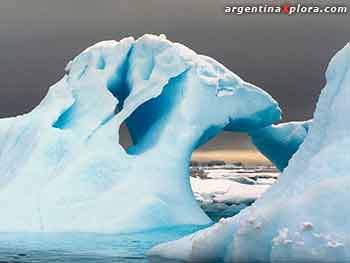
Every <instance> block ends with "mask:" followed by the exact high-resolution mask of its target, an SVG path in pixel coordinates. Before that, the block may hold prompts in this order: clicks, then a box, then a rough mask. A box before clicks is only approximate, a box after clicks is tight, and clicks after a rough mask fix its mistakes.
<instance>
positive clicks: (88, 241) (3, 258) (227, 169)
mask: <svg viewBox="0 0 350 263" xmlns="http://www.w3.org/2000/svg"><path fill="white" fill-rule="evenodd" d="M199 168H200V171H199V173H200V176H201V177H205V178H206V179H207V178H213V179H215V178H216V179H222V178H225V179H227V178H231V179H232V180H238V179H239V180H238V181H242V179H240V178H243V177H244V178H248V179H252V180H255V181H256V183H259V180H266V179H273V180H274V179H276V178H277V176H278V174H277V172H276V171H275V170H274V169H273V168H271V167H253V168H252V167H249V168H244V167H240V166H235V165H233V166H228V165H222V166H220V165H219V166H218V165H215V166H210V165H209V166H203V167H199ZM192 170H193V169H192ZM192 172H193V171H192ZM195 173H197V174H198V166H197V167H196V168H195ZM192 176H193V174H192ZM244 182H247V183H248V184H251V183H252V182H251V181H249V180H247V181H245V180H243V183H244ZM268 183H269V184H270V183H271V182H270V181H269V182H268ZM220 213H221V211H220V210H219V211H216V213H215V214H214V215H213V214H209V216H211V217H212V219H213V220H215V221H217V220H219V219H220V218H221V217H227V216H229V215H227V211H226V212H225V211H222V214H220ZM0 216H1V215H0ZM201 228H204V226H181V227H174V228H167V229H158V230H153V231H148V232H144V233H134V234H109V235H107V234H94V233H72V234H70V233H0V263H5V262H6V263H7V262H11V263H15V262H16V263H34V262H57V263H59V262H72V263H73V262H87V263H90V262H91V263H92V262H94V263H95V262H96V263H111V262H127V263H131V262H137V263H143V262H164V261H162V260H160V261H157V260H156V259H152V260H149V259H147V258H146V257H145V253H146V252H147V251H148V250H149V249H150V248H151V247H153V246H155V245H157V244H159V243H162V242H166V241H170V240H174V239H178V238H181V237H183V236H185V235H187V234H190V233H193V232H195V231H197V230H199V229H201ZM167 262H176V261H167Z"/></svg>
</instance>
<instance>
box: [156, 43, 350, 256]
mask: <svg viewBox="0 0 350 263" xmlns="http://www.w3.org/2000/svg"><path fill="white" fill-rule="evenodd" d="M326 79H327V84H326V87H325V88H324V89H323V91H322V93H321V95H320V98H319V100H318V103H317V108H316V111H315V113H314V119H313V123H312V125H311V128H310V130H309V132H308V135H307V136H306V138H305V141H304V142H303V144H302V145H301V147H300V149H299V150H298V151H297V152H296V154H295V155H293V157H292V159H291V160H290V162H289V164H288V167H287V168H286V169H285V170H284V172H283V174H282V176H281V178H280V179H279V181H278V182H277V183H275V184H274V185H273V186H272V187H271V188H270V190H269V191H267V192H266V193H265V194H264V195H263V196H262V198H261V199H259V200H258V201H256V202H255V204H254V205H253V206H251V207H249V208H247V209H245V210H243V211H242V212H241V213H240V214H238V215H237V216H235V217H232V218H230V219H227V220H222V221H221V222H219V223H218V224H215V225H214V226H212V227H209V228H207V229H205V230H202V231H199V232H197V233H194V234H193V235H191V236H187V237H185V238H183V239H181V240H178V241H175V242H170V243H166V244H161V245H159V246H158V247H155V248H153V249H152V250H151V251H150V252H149V255H152V256H161V257H167V258H175V259H181V260H184V261H195V262H199V261H200V262H208V261H213V262H214V261H227V262H236V261H237V262H240V261H247V262H270V261H271V262H281V261H285V262H286V261H289V262H298V261H303V262H305V261H310V262H322V261H325V262H331V261H332V262H338V261H341V262H348V261H349V260H350V254H349V249H350V238H349V234H348V233H349V231H350V214H349V211H348V209H347V205H348V202H349V197H350V195H349V189H350V179H349V178H350V177H349V163H350V155H349V148H350V130H349V116H348V115H347V114H346V113H347V112H348V111H349V108H350V44H347V45H346V46H345V47H344V48H343V49H342V50H340V51H339V52H338V53H337V54H336V55H335V56H334V58H333V59H332V60H331V62H330V64H329V66H328V69H327V72H326Z"/></svg>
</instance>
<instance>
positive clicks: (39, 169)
mask: <svg viewBox="0 0 350 263" xmlns="http://www.w3.org/2000/svg"><path fill="white" fill-rule="evenodd" d="M280 115H281V111H280V109H279V107H278V105H277V103H276V101H275V100H273V98H272V97H271V96H270V95H268V94H267V93H266V92H264V91H263V90H261V89H260V88H258V87H256V86H254V85H252V84H249V83H247V82H245V81H243V80H242V79H241V78H240V77H238V76H237V75H236V74H234V73H232V72H231V71H229V70H228V69H227V68H225V67H224V66H223V65H221V64H220V63H218V62H217V61H215V60H214V59H212V58H210V57H207V56H204V55H199V54H196V53H195V52H194V51H192V50H190V49H189V48H187V47H185V46H183V45H181V44H179V43H172V42H170V41H169V40H167V39H166V37H165V36H163V35H162V36H159V37H158V36H154V35H144V36H143V37H141V38H139V39H134V38H131V37H129V38H125V39H123V40H121V41H119V42H117V41H103V42H101V43H98V44H96V45H94V46H92V47H90V48H88V49H86V50H85V51H83V52H82V53H81V54H80V55H78V56H77V57H76V58H74V59H73V60H72V61H71V62H69V63H68V65H67V66H66V68H65V75H64V76H63V78H62V79H61V80H60V81H58V82H57V83H56V84H54V85H53V86H51V87H50V89H49V91H48V93H47V96H46V97H45V98H44V100H43V101H42V102H41V103H40V104H39V105H38V106H37V107H36V108H35V109H34V110H33V111H31V112H30V113H27V114H24V115H21V116H17V117H14V118H9V119H1V120H0V207H1V217H0V232H14V231H17V232H98V233H111V232H113V233H116V232H118V233H119V232H134V231H140V230H146V229H151V228H160V227H169V226H176V225H183V224H188V225H189V224H196V225H204V224H208V223H210V222H211V220H210V219H209V218H208V217H207V216H206V215H205V213H204V212H203V211H202V210H201V209H200V207H199V205H198V204H197V202H196V200H195V198H194V195H193V193H192V189H191V186H190V180H189V161H190V159H191V154H192V152H193V151H194V150H195V149H196V148H198V147H199V146H201V145H202V144H204V143H206V142H207V141H208V140H210V139H211V138H213V137H214V136H216V135H217V134H218V133H220V131H221V130H224V129H227V130H231V131H244V132H250V131H252V130H254V129H259V128H262V127H265V126H268V125H271V124H272V123H274V122H276V121H278V120H279V119H280ZM124 123H125V124H126V125H127V127H128V129H129V132H130V135H131V138H132V141H133V145H132V146H131V147H130V148H128V149H124V148H123V147H122V146H121V144H120V143H119V130H120V127H121V125H122V124H124Z"/></svg>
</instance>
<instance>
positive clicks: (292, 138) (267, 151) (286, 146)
mask: <svg viewBox="0 0 350 263" xmlns="http://www.w3.org/2000/svg"><path fill="white" fill-rule="evenodd" d="M311 124H312V120H309V121H293V122H286V123H281V124H277V125H271V126H268V127H264V128H262V129H257V130H253V131H252V132H250V133H249V136H250V138H251V139H252V142H253V143H254V145H255V146H256V148H258V149H259V151H260V152H261V153H262V154H264V155H265V156H266V157H267V158H268V159H269V160H270V161H271V162H272V163H273V164H274V165H276V167H277V168H278V169H279V170H280V171H283V170H284V168H286V167H287V166H288V162H289V160H290V159H291V158H292V156H293V154H294V153H296V151H297V150H298V149H299V147H300V145H301V144H302V143H303V142H304V139H305V137H306V135H307V133H308V131H309V128H310V126H311Z"/></svg>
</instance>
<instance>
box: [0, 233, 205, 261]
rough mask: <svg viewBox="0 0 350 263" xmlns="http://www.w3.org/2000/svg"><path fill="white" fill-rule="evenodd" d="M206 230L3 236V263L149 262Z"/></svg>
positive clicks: (0, 245)
mask: <svg viewBox="0 0 350 263" xmlns="http://www.w3.org/2000/svg"><path fill="white" fill-rule="evenodd" d="M201 228H203V226H202V227H199V226H182V227H176V228H168V229H159V230H154V231H149V232H145V233H135V234H120V235H107V234H91V233H89V234H87V233H74V234H67V233H64V234H62V233H60V234H54V233H50V234H43V233H38V234H33V233H31V234H23V233H21V234H16V233H0V262H1V263H3V262H13V263H14V262H21V263H22V262H23V263H24V262H28V263H29V262H88V263H89V262H97V263H99V262H101V263H107V262H108V263H109V262H128V263H130V262H149V261H148V259H147V258H146V257H145V252H147V250H148V249H150V248H151V247H153V246H154V245H157V244H159V243H161V242H166V241H169V240H174V239H178V238H181V237H182V236H184V235H187V234H190V233H193V232H195V231H197V230H199V229H201Z"/></svg>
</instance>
